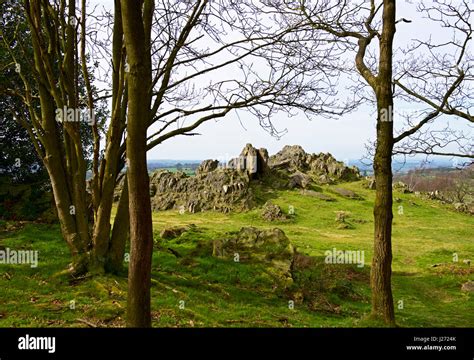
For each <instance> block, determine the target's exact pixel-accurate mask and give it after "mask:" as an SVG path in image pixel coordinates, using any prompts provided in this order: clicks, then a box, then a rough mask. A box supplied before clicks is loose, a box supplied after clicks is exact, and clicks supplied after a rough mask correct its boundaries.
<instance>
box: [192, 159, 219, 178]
mask: <svg viewBox="0 0 474 360" xmlns="http://www.w3.org/2000/svg"><path fill="white" fill-rule="evenodd" d="M218 166H219V161H218V160H204V161H203V162H202V163H201V164H199V166H198V168H197V169H196V175H199V174H206V173H208V172H211V171H214V170H216V169H217V167H218Z"/></svg>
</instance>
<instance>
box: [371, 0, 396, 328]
mask: <svg viewBox="0 0 474 360" xmlns="http://www.w3.org/2000/svg"><path fill="white" fill-rule="evenodd" d="M394 35H395V0H384V9H383V30H382V37H381V40H380V64H379V75H378V77H377V86H376V88H375V92H376V96H377V111H378V118H377V145H376V150H375V158H374V173H375V183H376V194H375V206H374V255H373V259H372V269H371V275H370V283H371V288H372V316H374V317H376V318H381V319H383V320H384V321H385V322H386V323H387V324H394V322H395V314H394V307H393V296H392V287H391V277H392V218H393V214H392V202H393V200H392V149H393V92H392V58H393V38H394Z"/></svg>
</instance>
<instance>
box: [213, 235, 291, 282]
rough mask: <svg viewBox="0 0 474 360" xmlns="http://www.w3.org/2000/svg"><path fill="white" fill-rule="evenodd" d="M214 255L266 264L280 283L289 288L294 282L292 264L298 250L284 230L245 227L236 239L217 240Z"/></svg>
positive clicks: (214, 245) (235, 236) (232, 237)
mask: <svg viewBox="0 0 474 360" xmlns="http://www.w3.org/2000/svg"><path fill="white" fill-rule="evenodd" d="M213 256H215V257H219V258H225V259H232V260H233V261H236V260H238V262H248V261H257V262H262V263H264V264H265V265H266V266H267V270H268V271H269V272H270V273H271V274H272V275H274V277H275V279H276V280H277V281H278V282H279V283H280V284H282V285H283V286H288V285H290V284H291V282H292V278H291V264H292V262H293V257H294V256H295V249H294V247H293V246H292V245H291V243H290V240H289V239H288V237H287V236H286V235H285V233H284V232H283V230H281V229H278V228H274V229H265V230H260V229H257V228H255V227H243V228H241V229H240V231H239V232H238V233H237V234H235V235H233V236H230V237H228V238H225V239H222V240H216V241H214V244H213Z"/></svg>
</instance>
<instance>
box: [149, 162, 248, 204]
mask: <svg viewBox="0 0 474 360" xmlns="http://www.w3.org/2000/svg"><path fill="white" fill-rule="evenodd" d="M150 184H151V189H152V193H153V194H154V196H153V197H152V199H151V202H152V209H153V210H154V211H159V210H171V209H176V210H179V211H180V212H182V213H184V212H190V213H196V212H199V211H202V210H215V211H221V212H229V211H231V210H237V211H244V210H249V209H251V208H252V207H253V206H254V205H255V204H254V200H253V195H252V190H251V188H250V179H249V175H248V174H247V173H246V172H239V171H237V170H234V169H215V170H213V171H209V172H203V171H201V172H200V173H198V174H196V176H188V175H186V174H184V173H182V172H177V173H172V172H169V171H163V170H162V171H158V172H156V173H154V174H153V176H152V177H151V178H150Z"/></svg>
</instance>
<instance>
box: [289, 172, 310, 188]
mask: <svg viewBox="0 0 474 360" xmlns="http://www.w3.org/2000/svg"><path fill="white" fill-rule="evenodd" d="M312 182H313V179H312V178H311V176H309V175H306V174H304V173H302V172H301V171H298V170H297V171H296V172H295V173H294V174H292V175H290V180H289V182H288V188H289V189H294V188H299V189H307V188H308V187H310V185H311V183H312Z"/></svg>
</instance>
